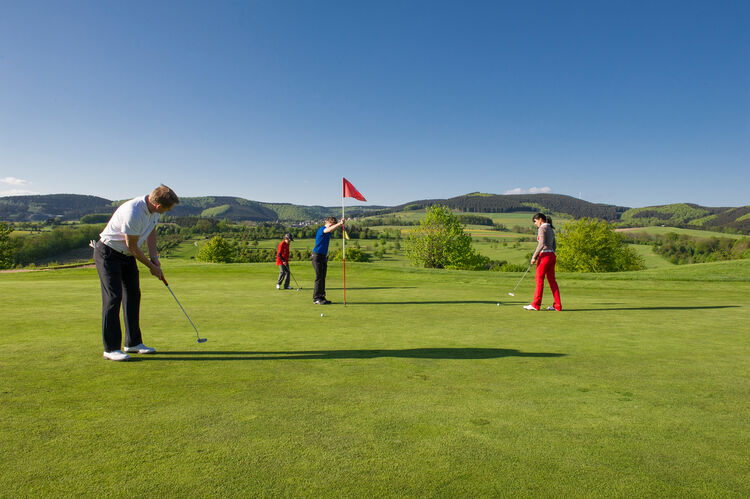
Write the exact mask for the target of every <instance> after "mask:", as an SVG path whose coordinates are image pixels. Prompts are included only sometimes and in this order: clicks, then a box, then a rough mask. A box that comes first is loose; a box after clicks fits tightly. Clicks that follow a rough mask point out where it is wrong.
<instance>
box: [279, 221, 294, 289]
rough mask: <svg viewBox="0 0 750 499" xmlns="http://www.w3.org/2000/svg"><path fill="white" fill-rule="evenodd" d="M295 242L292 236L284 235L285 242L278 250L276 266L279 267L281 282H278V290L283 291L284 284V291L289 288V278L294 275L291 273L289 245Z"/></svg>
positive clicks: (280, 244)
mask: <svg viewBox="0 0 750 499" xmlns="http://www.w3.org/2000/svg"><path fill="white" fill-rule="evenodd" d="M292 241H294V237H293V236H292V235H291V234H284V240H283V241H281V243H279V247H278V249H277V250H276V265H278V266H279V280H278V281H276V289H281V283H282V282H283V283H284V289H291V288H290V287H289V278H290V277H291V276H292V273H291V272H290V271H289V243H290V242H292Z"/></svg>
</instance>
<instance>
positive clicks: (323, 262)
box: [311, 217, 344, 305]
mask: <svg viewBox="0 0 750 499" xmlns="http://www.w3.org/2000/svg"><path fill="white" fill-rule="evenodd" d="M342 225H344V219H341V221H340V222H336V217H328V218H326V222H325V225H324V226H323V227H321V228H319V229H318V232H317V233H316V234H315V247H314V248H313V254H312V258H311V260H312V265H313V269H315V288H314V289H313V303H314V304H316V305H330V304H331V302H330V301H328V300H327V299H326V273H327V272H328V243H330V242H331V232H333V231H334V230H336V229H338V228H339V227H341V226H342Z"/></svg>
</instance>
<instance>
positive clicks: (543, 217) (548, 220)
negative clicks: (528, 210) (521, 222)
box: [532, 213, 555, 229]
mask: <svg viewBox="0 0 750 499" xmlns="http://www.w3.org/2000/svg"><path fill="white" fill-rule="evenodd" d="M539 219H541V220H542V222H544V223H547V224H549V226H550V227H552V228H553V229H554V228H555V226H554V225H552V217H551V216H549V215H545V214H544V213H537V214H536V215H534V218H532V220H534V221H537V220H539Z"/></svg>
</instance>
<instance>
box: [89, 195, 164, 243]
mask: <svg viewBox="0 0 750 499" xmlns="http://www.w3.org/2000/svg"><path fill="white" fill-rule="evenodd" d="M147 197H148V196H147V195H146V196H143V197H139V198H135V199H131V200H130V201H127V202H125V203H123V204H122V205H120V207H119V208H117V210H116V211H115V212H114V214H113V215H112V218H111V219H110V220H109V223H108V224H107V226H106V227H105V228H104V231H103V232H102V233H101V234H99V239H101V241H102V242H103V243H104V244H106V245H107V246H109V247H110V248H113V249H115V250H117V251H119V252H120V253H125V254H126V255H129V254H130V251H128V245H127V244H125V239H126V237H127V236H138V237H139V239H138V245H139V246H140V245H142V244H143V242H144V241H145V240H146V238H147V237H148V235H149V234H151V231H152V230H154V227H156V224H157V222H159V217H160V216H161V215H160V214H159V213H157V212H154V213H149V212H148V205H147V204H146V198H147Z"/></svg>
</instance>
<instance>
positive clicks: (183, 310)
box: [164, 281, 201, 339]
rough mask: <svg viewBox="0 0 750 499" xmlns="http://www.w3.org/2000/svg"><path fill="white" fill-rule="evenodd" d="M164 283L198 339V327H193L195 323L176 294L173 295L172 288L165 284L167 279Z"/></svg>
mask: <svg viewBox="0 0 750 499" xmlns="http://www.w3.org/2000/svg"><path fill="white" fill-rule="evenodd" d="M164 285H165V286H166V287H167V289H168V290H169V292H170V293H172V296H173V297H174V301H176V302H177V304H178V305H179V306H180V308H181V309H182V313H184V314H185V317H187V320H189V321H190V325H191V326H193V329H195V334H196V335H197V336H198V339H200V337H201V336H200V334H198V328H197V327H195V324H193V320H192V319H191V318H190V316H189V315H188V313H187V312H186V311H185V307H183V306H182V303H180V300H178V299H177V296H175V294H174V291H172V288H170V287H169V284H167V281H164Z"/></svg>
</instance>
